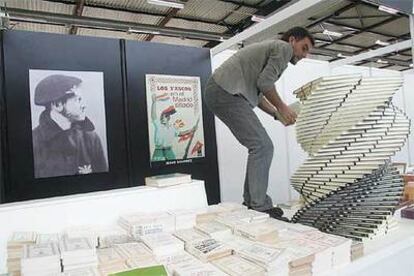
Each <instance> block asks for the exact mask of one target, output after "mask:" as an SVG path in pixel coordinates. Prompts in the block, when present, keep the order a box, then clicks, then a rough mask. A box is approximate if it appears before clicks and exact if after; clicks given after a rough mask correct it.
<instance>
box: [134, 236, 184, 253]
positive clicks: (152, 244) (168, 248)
mask: <svg viewBox="0 0 414 276" xmlns="http://www.w3.org/2000/svg"><path fill="white" fill-rule="evenodd" d="M141 240H142V241H143V242H144V243H145V244H146V245H147V246H148V247H149V248H150V249H151V252H152V254H153V255H155V256H157V257H160V256H170V255H175V254H177V253H179V252H181V251H183V250H184V242H183V241H181V240H179V239H178V238H176V237H174V236H173V235H172V234H170V233H165V232H162V233H157V234H151V235H145V236H142V237H141Z"/></svg>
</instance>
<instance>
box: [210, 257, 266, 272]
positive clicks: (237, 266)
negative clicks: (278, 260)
mask: <svg viewBox="0 0 414 276" xmlns="http://www.w3.org/2000/svg"><path fill="white" fill-rule="evenodd" d="M212 264H213V265H215V266H217V267H218V268H220V269H221V270H223V271H224V272H225V273H227V274H228V275H230V276H240V275H249V276H263V275H265V273H266V272H265V270H264V268H262V267H260V266H258V265H256V264H254V263H253V262H250V261H248V260H246V259H243V258H241V257H239V256H237V255H230V256H227V257H223V258H221V259H217V260H214V261H213V262H212Z"/></svg>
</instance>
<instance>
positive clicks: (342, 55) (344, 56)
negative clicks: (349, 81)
mask: <svg viewBox="0 0 414 276" xmlns="http://www.w3.org/2000/svg"><path fill="white" fill-rule="evenodd" d="M336 56H337V57H340V58H347V57H349V56H346V55H344V54H342V53H339V54H337V55H336Z"/></svg>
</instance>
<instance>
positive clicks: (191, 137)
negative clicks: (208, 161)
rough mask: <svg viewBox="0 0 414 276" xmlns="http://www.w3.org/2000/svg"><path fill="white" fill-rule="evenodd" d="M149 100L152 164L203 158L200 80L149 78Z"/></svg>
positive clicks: (195, 77)
mask: <svg viewBox="0 0 414 276" xmlns="http://www.w3.org/2000/svg"><path fill="white" fill-rule="evenodd" d="M146 96H147V97H146V98H147V112H148V137H149V146H150V149H149V150H150V156H149V157H150V161H151V163H153V162H163V164H165V165H172V164H178V163H180V162H183V161H184V162H185V161H186V160H192V159H197V158H203V157H204V155H205V141H204V128H203V117H202V113H203V112H202V103H201V102H202V96H201V84H200V77H197V76H174V75H153V74H147V75H146Z"/></svg>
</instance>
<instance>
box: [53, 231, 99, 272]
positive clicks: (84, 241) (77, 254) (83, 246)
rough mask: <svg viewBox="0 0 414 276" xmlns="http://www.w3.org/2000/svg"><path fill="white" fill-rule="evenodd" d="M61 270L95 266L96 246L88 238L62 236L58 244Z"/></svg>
mask: <svg viewBox="0 0 414 276" xmlns="http://www.w3.org/2000/svg"><path fill="white" fill-rule="evenodd" d="M59 248H60V252H61V257H62V265H63V271H69V270H75V269H80V268H88V267H91V268H96V267H97V265H98V258H97V256H96V248H95V247H94V246H93V245H92V244H91V242H90V239H88V238H73V239H68V238H66V237H65V238H63V239H62V240H61V241H60V244H59Z"/></svg>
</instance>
